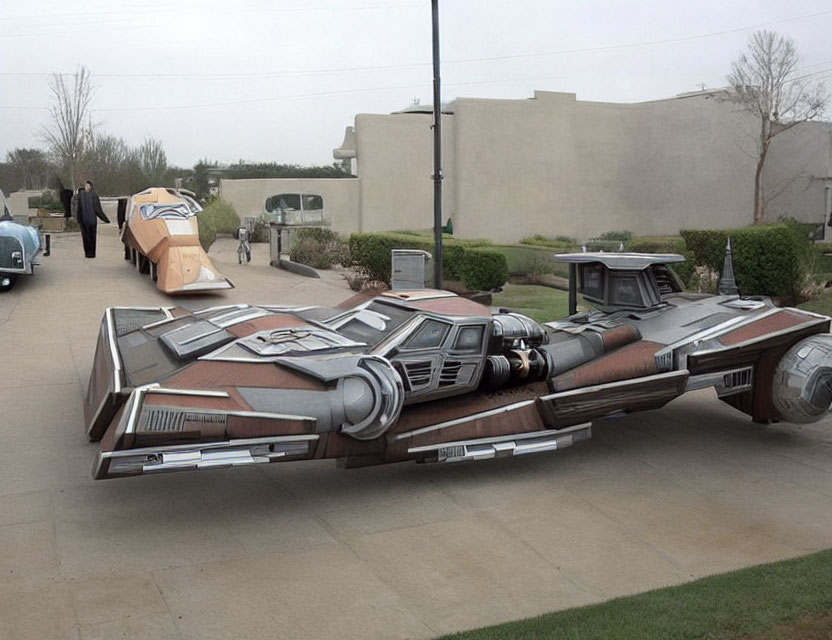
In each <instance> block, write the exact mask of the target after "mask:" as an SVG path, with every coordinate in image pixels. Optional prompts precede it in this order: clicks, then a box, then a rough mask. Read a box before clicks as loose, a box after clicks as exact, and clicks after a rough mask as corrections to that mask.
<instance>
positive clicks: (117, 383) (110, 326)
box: [104, 307, 122, 393]
mask: <svg viewBox="0 0 832 640" xmlns="http://www.w3.org/2000/svg"><path fill="white" fill-rule="evenodd" d="M104 317H105V318H106V322H107V341H108V342H109V343H110V357H112V359H113V393H120V392H121V371H122V368H121V358H120V357H119V355H118V345H117V344H116V334H115V319H114V318H113V308H112V307H110V308H108V309H107V311H105V312H104Z"/></svg>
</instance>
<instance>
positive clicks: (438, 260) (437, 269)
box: [431, 0, 442, 289]
mask: <svg viewBox="0 0 832 640" xmlns="http://www.w3.org/2000/svg"><path fill="white" fill-rule="evenodd" d="M431 9H432V13H433V286H434V288H436V289H441V288H442V102H441V96H440V91H439V0H431Z"/></svg>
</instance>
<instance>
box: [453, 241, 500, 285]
mask: <svg viewBox="0 0 832 640" xmlns="http://www.w3.org/2000/svg"><path fill="white" fill-rule="evenodd" d="M460 268H461V271H462V282H463V284H464V285H465V288H466V289H469V290H471V291H490V290H491V289H496V288H498V287H501V286H502V285H503V284H505V281H506V280H508V261H507V260H506V257H505V256H504V255H503V254H502V253H497V252H496V251H492V250H489V249H469V250H467V251H466V252H465V254H464V259H463V260H462V263H461V265H460Z"/></svg>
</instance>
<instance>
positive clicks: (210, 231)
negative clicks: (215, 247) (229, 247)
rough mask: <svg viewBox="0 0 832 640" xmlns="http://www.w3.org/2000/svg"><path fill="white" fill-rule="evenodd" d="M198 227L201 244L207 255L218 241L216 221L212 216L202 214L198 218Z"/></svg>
mask: <svg viewBox="0 0 832 640" xmlns="http://www.w3.org/2000/svg"><path fill="white" fill-rule="evenodd" d="M197 226H198V228H199V244H201V245H202V248H203V249H204V250H205V252H206V253H207V252H208V250H209V249H210V248H211V245H212V244H214V240H216V239H217V229H216V227H215V226H214V220H213V218H211V216H204V217H203V215H202V214H200V215H199V216H198V217H197Z"/></svg>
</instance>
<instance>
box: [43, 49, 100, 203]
mask: <svg viewBox="0 0 832 640" xmlns="http://www.w3.org/2000/svg"><path fill="white" fill-rule="evenodd" d="M72 77H73V80H72V82H71V83H70V82H65V81H64V76H63V75H61V74H59V73H55V74H52V78H50V80H49V90H50V91H51V92H52V106H50V107H49V115H50V117H51V120H52V122H51V123H50V124H49V125H47V126H45V127H44V128H43V129H42V131H41V134H42V136H43V138H44V140H45V141H46V142H47V143H48V144H49V146H50V148H51V150H52V151H53V152H54V153H55V155H56V156H57V157H58V158H59V159H60V161H61V162H62V163H63V164H64V166H65V167H66V169H67V170H68V171H69V175H70V182H71V183H72V188H73V189H75V187H76V186H77V185H78V182H79V177H78V170H79V165H80V161H81V157H82V155H83V153H84V148H85V147H86V146H87V144H88V143H89V141H90V139H91V138H92V130H93V125H92V122H91V121H90V119H89V118H90V105H91V103H92V96H93V91H94V90H93V86H92V84H91V82H90V72H89V70H88V69H87V68H86V67H84V66H83V65H82V66H80V67H78V70H77V71H76V72H75V73H74V74H73V76H72Z"/></svg>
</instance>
